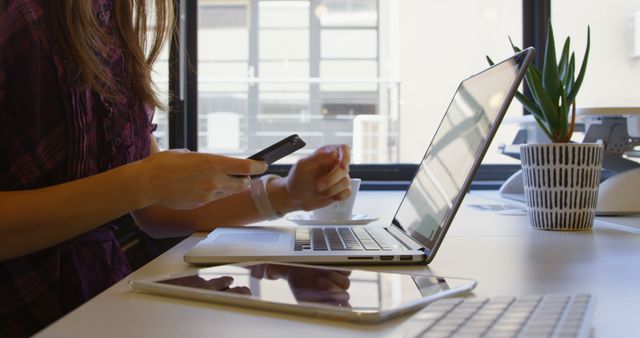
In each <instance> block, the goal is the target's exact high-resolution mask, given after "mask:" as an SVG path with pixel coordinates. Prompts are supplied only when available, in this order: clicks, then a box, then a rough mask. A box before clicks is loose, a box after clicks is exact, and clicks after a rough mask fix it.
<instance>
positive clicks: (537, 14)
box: [522, 0, 551, 115]
mask: <svg viewBox="0 0 640 338" xmlns="http://www.w3.org/2000/svg"><path fill="white" fill-rule="evenodd" d="M549 18H551V0H522V45H523V46H524V47H529V46H531V47H534V48H535V49H536V56H535V58H534V60H533V64H535V65H536V67H538V68H539V69H542V65H543V63H544V52H545V45H546V40H547V21H548V20H549ZM523 84H524V94H525V95H526V96H527V97H529V98H531V91H530V90H529V86H528V85H527V83H526V82H523ZM522 109H523V111H524V114H525V115H526V114H529V112H528V111H527V110H526V109H525V108H522Z"/></svg>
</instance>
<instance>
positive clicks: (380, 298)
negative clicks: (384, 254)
mask: <svg viewBox="0 0 640 338" xmlns="http://www.w3.org/2000/svg"><path fill="white" fill-rule="evenodd" d="M469 282H470V281H469V280H463V279H462V280H461V279H448V278H447V279H445V278H441V277H432V276H419V275H404V274H397V273H385V272H373V271H363V270H349V269H331V268H324V267H311V266H304V267H301V266H295V265H285V264H253V265H244V266H243V265H223V266H217V267H211V268H206V269H201V270H198V272H197V274H193V275H189V276H184V277H176V278H169V279H163V280H159V281H156V283H161V284H170V285H174V286H182V287H188V288H197V289H204V290H211V291H221V292H230V293H234V294H236V295H244V296H246V297H252V298H256V299H258V300H261V301H266V302H271V303H280V304H289V305H294V304H300V303H313V304H322V305H329V306H332V307H336V308H342V309H344V310H347V309H348V310H349V311H357V312H383V311H385V310H393V309H396V308H398V307H400V306H402V305H406V304H407V303H413V302H416V301H420V300H421V299H424V298H425V297H428V296H432V295H435V294H437V293H440V292H442V291H446V290H450V289H457V288H459V287H462V286H463V285H465V284H466V285H468V284H469Z"/></svg>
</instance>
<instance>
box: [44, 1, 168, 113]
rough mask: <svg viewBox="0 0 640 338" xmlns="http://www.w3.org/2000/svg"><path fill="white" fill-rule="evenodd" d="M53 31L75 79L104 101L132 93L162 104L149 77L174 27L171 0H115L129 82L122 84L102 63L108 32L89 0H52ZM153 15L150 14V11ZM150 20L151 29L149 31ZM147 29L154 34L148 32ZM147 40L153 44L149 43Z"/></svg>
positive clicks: (115, 24)
mask: <svg viewBox="0 0 640 338" xmlns="http://www.w3.org/2000/svg"><path fill="white" fill-rule="evenodd" d="M50 3H51V5H52V12H53V16H52V17H53V24H54V31H55V32H56V37H57V41H56V42H57V43H58V44H59V50H60V51H61V53H62V54H63V57H64V58H66V59H67V60H68V61H70V62H71V64H73V66H74V67H75V68H74V69H75V70H76V72H75V74H73V75H74V76H75V79H76V81H78V82H79V83H80V84H83V85H86V86H88V87H89V88H91V89H93V90H95V91H96V92H97V93H98V94H100V95H101V96H103V97H105V98H107V99H108V100H115V98H117V97H118V96H119V95H122V94H123V93H126V92H131V94H133V95H135V96H136V97H135V99H136V100H137V102H140V103H143V104H148V105H152V106H155V107H163V104H162V103H161V101H160V100H159V99H158V96H157V94H156V91H155V89H156V87H155V84H154V83H153V81H152V80H151V71H152V66H153V63H154V62H155V61H156V59H157V57H158V54H159V53H160V51H161V50H162V47H163V44H164V43H165V41H166V40H167V38H168V37H169V36H170V35H171V32H172V30H173V0H113V1H112V3H113V9H112V15H113V29H114V34H115V36H116V38H119V39H120V42H121V45H122V50H123V54H124V58H125V70H126V72H127V83H124V84H120V83H116V81H115V80H114V79H113V78H112V77H111V76H110V75H109V74H110V72H109V70H108V69H107V68H106V67H105V66H104V65H103V63H102V62H101V61H100V56H101V55H106V53H107V50H106V46H107V45H108V39H109V36H108V35H107V34H106V33H105V32H104V31H103V30H102V29H101V28H100V27H99V24H98V22H97V20H96V17H95V14H94V12H93V3H94V1H92V0H53V1H50ZM152 14H153V15H154V17H151V15H152ZM149 19H151V20H153V21H151V22H153V23H154V26H155V28H154V29H153V30H152V31H149V29H148V24H149V23H150V21H149ZM147 33H152V34H151V36H149V35H148V34H147ZM149 38H151V42H152V43H151V45H149V44H148V42H149V40H150V39H149Z"/></svg>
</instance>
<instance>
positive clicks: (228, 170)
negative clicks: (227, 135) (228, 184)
mask: <svg viewBox="0 0 640 338" xmlns="http://www.w3.org/2000/svg"><path fill="white" fill-rule="evenodd" d="M209 156H210V158H209V163H210V165H211V169H212V170H213V171H217V172H222V173H225V174H229V175H237V176H251V175H258V174H262V173H264V172H265V171H266V170H267V168H268V167H269V166H268V165H267V164H266V163H265V162H263V161H255V160H248V159H243V158H234V157H226V156H218V155H209Z"/></svg>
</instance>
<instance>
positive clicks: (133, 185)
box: [121, 160, 156, 210]
mask: <svg viewBox="0 0 640 338" xmlns="http://www.w3.org/2000/svg"><path fill="white" fill-rule="evenodd" d="M121 169H122V171H123V173H122V175H121V182H122V185H123V187H124V190H126V191H127V193H128V194H129V196H131V199H132V203H133V207H134V210H138V209H143V208H146V207H148V206H151V205H153V204H155V202H154V198H155V197H156V194H155V192H154V179H153V177H152V176H153V175H152V173H151V172H150V171H149V170H148V168H147V166H146V165H144V160H143V161H137V162H133V163H130V164H127V165H124V166H122V167H121Z"/></svg>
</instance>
